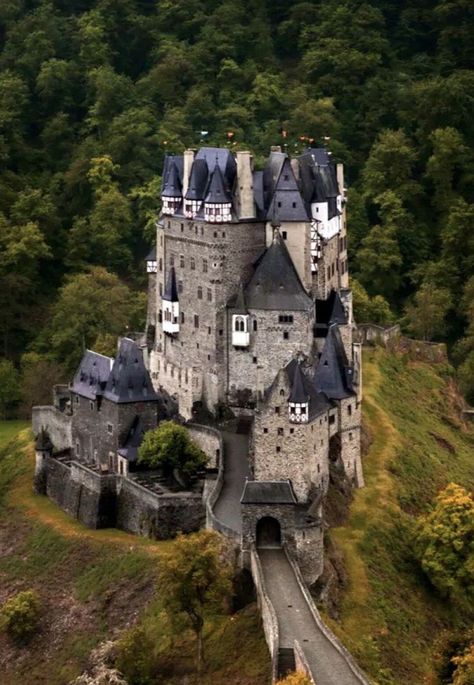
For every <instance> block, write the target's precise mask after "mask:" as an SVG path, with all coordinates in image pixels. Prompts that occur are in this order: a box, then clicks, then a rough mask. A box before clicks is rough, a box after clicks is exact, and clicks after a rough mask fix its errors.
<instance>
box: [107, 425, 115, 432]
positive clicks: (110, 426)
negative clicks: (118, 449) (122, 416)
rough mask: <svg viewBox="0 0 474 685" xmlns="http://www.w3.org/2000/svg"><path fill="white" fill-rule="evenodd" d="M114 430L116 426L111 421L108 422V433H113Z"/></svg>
mask: <svg viewBox="0 0 474 685" xmlns="http://www.w3.org/2000/svg"><path fill="white" fill-rule="evenodd" d="M113 432H114V427H113V426H112V424H111V423H108V424H107V433H113Z"/></svg>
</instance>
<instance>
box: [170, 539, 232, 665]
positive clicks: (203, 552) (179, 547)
mask: <svg viewBox="0 0 474 685" xmlns="http://www.w3.org/2000/svg"><path fill="white" fill-rule="evenodd" d="M231 578H232V567H231V564H230V562H229V559H228V558H227V555H226V548H225V546H224V542H223V538H222V537H221V536H220V535H219V534H218V533H215V532H213V531H210V530H202V531H200V532H199V533H194V534H193V535H186V536H185V535H179V536H178V537H177V539H176V542H175V544H174V545H173V548H172V550H170V551H169V552H165V553H163V554H162V555H161V559H160V565H159V569H158V587H159V589H160V593H161V594H162V598H163V603H164V606H165V609H166V611H167V613H168V614H169V616H170V619H171V622H172V624H173V625H174V627H175V630H177V631H178V630H179V629H180V628H183V627H189V628H191V630H193V631H194V633H195V635H196V640H197V668H198V671H199V672H200V671H201V667H202V663H203V661H204V650H203V629H204V623H205V618H206V616H207V615H208V614H209V613H210V612H211V611H214V612H215V611H222V608H223V604H224V602H225V600H226V599H227V598H228V597H229V594H230V592H231V590H232V582H231Z"/></svg>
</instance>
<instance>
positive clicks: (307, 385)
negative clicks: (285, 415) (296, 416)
mask: <svg viewBox="0 0 474 685" xmlns="http://www.w3.org/2000/svg"><path fill="white" fill-rule="evenodd" d="M285 370H286V373H287V375H288V380H289V381H290V385H291V392H290V397H289V400H288V401H289V402H299V403H301V402H308V401H309V411H308V420H309V421H310V422H311V421H312V420H313V419H315V418H316V417H317V416H320V415H321V414H323V413H324V412H326V411H327V410H328V409H330V407H331V403H330V401H329V400H328V398H327V397H326V395H325V394H324V393H322V392H320V391H319V390H318V389H317V388H316V385H315V383H314V380H313V376H314V367H311V366H308V367H304V366H303V365H302V364H300V363H299V362H298V361H297V360H296V359H292V360H291V361H290V363H289V364H288V365H287V366H286V369H285ZM293 396H294V397H300V398H303V397H304V398H305V399H295V400H294V399H292V397H293Z"/></svg>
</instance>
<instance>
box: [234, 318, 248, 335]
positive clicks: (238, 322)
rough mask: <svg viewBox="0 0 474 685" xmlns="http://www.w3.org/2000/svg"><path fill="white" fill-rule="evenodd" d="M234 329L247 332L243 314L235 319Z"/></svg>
mask: <svg viewBox="0 0 474 685" xmlns="http://www.w3.org/2000/svg"><path fill="white" fill-rule="evenodd" d="M234 330H235V331H237V332H240V333H245V319H244V317H243V316H238V317H237V318H236V319H235V323H234Z"/></svg>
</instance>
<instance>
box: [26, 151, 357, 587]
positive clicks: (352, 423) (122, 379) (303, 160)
mask: <svg viewBox="0 0 474 685" xmlns="http://www.w3.org/2000/svg"><path fill="white" fill-rule="evenodd" d="M344 193H345V191H344V178H343V167H342V165H340V164H338V165H335V164H334V163H333V162H332V161H331V156H330V153H329V152H328V151H327V150H326V149H321V148H317V149H307V150H306V151H305V152H303V153H302V154H301V155H300V156H298V157H296V158H293V159H290V157H289V156H288V155H287V154H286V153H284V152H282V151H281V150H280V149H279V148H272V150H271V152H270V156H269V158H268V160H267V162H266V164H265V167H264V169H263V170H255V169H254V168H253V162H252V156H251V154H250V153H249V152H236V153H235V155H234V154H233V153H232V152H231V151H230V150H229V149H227V148H211V147H203V148H201V149H200V150H199V151H198V152H197V153H196V152H195V151H193V150H185V151H184V154H183V155H169V156H167V157H166V158H165V162H164V171H163V184H162V192H161V200H162V212H161V215H160V217H159V219H158V221H157V237H156V245H155V247H154V248H153V250H152V251H151V253H150V254H149V255H148V257H147V260H146V264H147V267H146V268H147V272H148V277H149V295H148V311H147V328H146V332H145V334H144V335H143V337H142V338H141V339H139V340H138V341H134V340H130V339H128V338H123V339H122V340H121V341H120V345H119V349H118V352H117V356H116V358H115V359H112V358H109V357H105V356H103V355H99V354H97V353H95V352H93V351H87V352H86V353H85V355H84V358H83V360H82V362H81V364H80V366H79V369H78V371H77V373H76V376H75V378H74V380H73V383H72V385H71V386H70V387H69V388H66V389H64V388H63V389H62V390H60V392H59V395H60V397H59V399H58V398H57V400H56V403H55V407H53V408H49V410H48V411H49V414H48V411H46V410H47V409H48V408H38V410H37V412H36V418H34V423H35V428H36V432H37V433H38V432H39V428H40V424H41V425H42V426H45V427H47V429H48V434H49V436H48V438H45V437H44V434H43V436H42V437H41V436H40V441H39V443H38V464H39V465H38V467H37V471H38V472H42V473H45V463H46V462H45V460H44V456H45V453H47V452H48V451H47V450H44V449H43V448H42V445H41V442H43V443H45V444H47V445H48V448H49V450H50V451H51V449H54V450H55V451H56V453H61V451H62V450H66V452H67V453H68V456H67V459H64V461H67V463H68V466H69V467H70V466H71V464H74V469H76V472H77V470H78V469H79V470H81V468H82V471H81V473H84V469H88V470H89V471H90V472H91V473H92V472H94V473H96V474H98V475H99V477H100V476H101V477H102V480H101V483H103V482H104V479H106V478H109V480H110V479H111V478H112V477H113V476H115V477H116V478H115V480H116V482H119V481H117V477H118V478H120V479H121V480H120V483H122V481H123V480H124V479H125V480H130V478H131V477H133V472H134V471H135V469H136V460H137V449H138V446H139V444H140V442H141V439H142V437H143V434H144V432H146V431H147V430H149V429H151V428H154V427H155V426H156V425H157V423H158V422H159V420H160V419H161V418H163V417H165V416H170V415H172V414H174V415H179V416H180V417H181V420H182V421H187V422H192V421H193V420H194V421H195V420H196V417H197V416H203V415H206V413H207V415H208V416H214V417H216V416H221V415H222V413H223V412H224V410H225V411H227V413H229V410H230V412H231V413H232V414H233V415H234V416H238V417H244V418H246V420H247V422H248V423H249V424H250V436H249V442H248V449H247V455H246V456H245V459H247V458H248V472H247V477H246V480H245V482H244V483H243V484H242V492H241V493H240V495H241V521H239V522H238V524H237V525H236V527H235V528H236V531H237V533H238V534H239V535H240V540H241V546H242V549H243V551H244V553H245V550H248V549H249V548H250V547H251V545H252V544H253V543H254V542H258V540H259V538H260V541H262V540H265V539H267V541H270V542H271V540H273V541H274V542H279V541H281V540H283V541H284V542H285V543H286V545H287V546H288V547H289V548H290V549H292V550H293V551H294V553H295V555H296V556H297V558H298V560H299V562H300V564H301V567H302V569H303V571H304V572H305V576H306V577H307V578H308V579H309V580H314V579H315V578H316V577H317V576H318V575H319V573H320V572H321V568H322V566H321V564H322V538H323V527H322V507H323V502H324V498H325V495H326V493H327V490H328V485H329V480H330V469H331V465H332V464H338V465H339V468H340V469H341V470H342V471H343V472H344V474H345V476H346V478H347V479H348V480H349V481H350V482H351V483H352V484H353V485H354V486H356V487H358V486H361V485H362V484H363V474H362V467H361V458H360V423H361V410H360V406H361V397H362V379H361V353H360V346H359V345H358V344H354V343H353V342H352V332H353V326H354V322H353V317H352V299H351V291H350V289H349V287H348V285H349V281H348V260H347V232H346V210H345V195H344ZM61 393H62V394H61ZM61 402H62V408H61V406H60V405H61ZM65 408H66V409H65ZM45 412H46V413H45ZM53 417H54V420H53ZM61 422H62V423H61ZM59 424H61V426H59ZM196 431H197V429H196V427H195V428H194V435H195V436H196V437H197V439H198V441H201V443H202V445H203V447H204V448H205V449H206V451H207V453H208V455H209V464H210V467H211V468H212V467H214V468H217V469H218V468H219V467H221V464H220V455H221V452H222V445H221V444H220V443H219V442H218V440H217V439H214V438H210V436H211V432H212V429H210V428H209V429H208V430H207V432H206V429H205V428H203V427H202V430H201V433H199V431H197V432H196ZM51 442H52V446H51V447H50V443H51ZM43 447H44V445H43ZM48 454H49V453H48ZM88 478H89V480H90V478H91V475H90V473H89V474H88ZM37 479H38V481H40V480H41V479H40V478H39V476H38V474H37ZM46 480H47V477H46ZM50 480H51V478H50ZM53 480H54V479H53ZM80 480H81V482H82V484H84V482H85V481H84V478H82V476H81V479H80ZM86 480H87V479H86ZM114 487H115V492H116V496H118V495H120V493H121V492H122V490H123V487H124V486H123V484H122V485H119V486H114ZM127 487H130V486H129V485H127ZM101 488H102V485H101V486H100V487H99V490H101ZM63 489H64V488H63ZM205 490H206V488H205ZM43 491H46V492H47V491H48V487H47V485H45V486H43ZM107 492H108V495H107V497H109V498H110V488H109V490H108V491H107ZM156 492H158V490H157V489H156V488H155V494H156ZM160 493H161V495H162V496H163V497H165V496H167V497H171V496H172V493H167V492H165V490H162V491H160ZM191 495H192V496H193V497H196V493H190V497H191ZM114 506H115V507H117V505H116V504H115V505H114ZM71 508H72V509H74V507H70V508H69V509H70V510H71ZM121 508H122V510H123V506H121ZM119 509H120V506H119ZM180 511H181V510H180ZM91 516H92V518H93V515H90V516H89V518H91ZM86 518H87V517H86ZM106 518H107V517H106ZM125 518H126V517H125ZM203 520H204V519H203V517H201V519H199V516H197V515H195V514H193V516H192V524H190V523H189V522H188V523H185V522H184V521H183V517H182V514H181V520H179V517H178V519H175V520H174V522H170V521H167V523H166V526H165V528H166V530H167V531H168V532H169V531H171V532H173V526H175V527H176V529H180V528H181V529H184V530H191V529H192V528H193V526H194V527H196V526H198V525H200V524H202V523H203ZM112 523H113V521H112ZM109 524H110V520H109ZM157 526H158V528H159V523H158V522H157V520H155V521H154V524H153V526H152V531H153V532H154V533H156V532H157ZM125 527H126V526H125ZM128 529H132V530H138V532H145V534H149V533H150V530H151V529H150V528H146V527H145V529H143V528H140V526H138V525H137V524H135V526H132V527H131V528H130V526H129V528H128ZM158 532H159V531H158ZM160 536H162V535H160Z"/></svg>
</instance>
